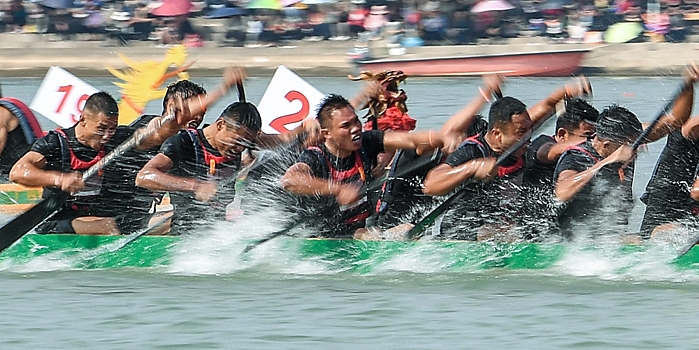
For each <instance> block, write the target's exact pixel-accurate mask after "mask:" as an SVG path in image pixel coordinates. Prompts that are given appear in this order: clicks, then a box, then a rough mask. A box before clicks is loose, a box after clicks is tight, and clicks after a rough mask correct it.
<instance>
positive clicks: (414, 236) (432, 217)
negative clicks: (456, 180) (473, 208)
mask: <svg viewBox="0 0 699 350" xmlns="http://www.w3.org/2000/svg"><path fill="white" fill-rule="evenodd" d="M464 196H466V190H465V189H460V190H459V191H458V192H456V193H454V194H453V195H452V196H451V197H449V198H447V200H445V201H444V202H442V204H440V205H439V206H438V207H437V208H435V209H434V210H432V211H431V212H430V213H429V214H427V216H425V218H424V219H422V220H420V221H419V222H418V223H417V224H415V226H414V227H413V228H412V229H410V231H408V233H407V238H408V240H409V241H416V240H418V239H420V238H422V236H423V235H424V232H425V230H426V229H427V228H428V227H429V226H430V225H432V224H434V222H435V221H436V220H437V218H438V217H439V216H440V215H442V214H443V213H444V212H445V211H447V210H449V207H451V205H452V204H453V203H454V202H456V201H459V200H461V198H463V197H464Z"/></svg>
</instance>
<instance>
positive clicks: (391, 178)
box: [375, 149, 444, 214]
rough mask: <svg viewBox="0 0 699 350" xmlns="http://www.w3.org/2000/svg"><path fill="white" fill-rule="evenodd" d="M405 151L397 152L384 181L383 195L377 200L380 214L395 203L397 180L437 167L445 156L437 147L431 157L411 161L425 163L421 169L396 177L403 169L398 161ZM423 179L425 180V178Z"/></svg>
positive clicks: (412, 164)
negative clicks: (397, 172) (399, 166)
mask: <svg viewBox="0 0 699 350" xmlns="http://www.w3.org/2000/svg"><path fill="white" fill-rule="evenodd" d="M404 153H405V152H404V151H403V150H398V152H396V156H395V157H393V161H392V162H391V168H390V170H389V171H388V177H387V179H386V182H384V184H383V186H382V187H381V197H380V198H379V200H378V201H377V202H376V208H375V210H376V212H377V213H379V214H383V213H385V212H386V210H387V209H388V206H389V205H390V204H391V203H393V198H394V197H395V195H396V189H395V186H396V181H399V180H405V179H408V178H411V177H413V176H417V174H420V173H426V172H428V171H429V170H431V169H433V168H434V167H436V166H437V165H439V164H440V163H441V162H442V161H443V158H444V155H443V153H442V151H441V150H440V149H436V150H435V152H434V153H433V154H432V155H431V156H429V158H427V156H421V157H419V158H416V159H414V160H412V161H411V164H410V166H415V163H414V162H421V163H423V164H421V165H420V168H419V169H415V170H414V171H412V172H411V173H410V174H404V175H402V176H401V177H400V178H396V171H399V170H401V169H399V168H398V162H399V161H400V159H401V157H403V156H404ZM406 165H407V164H406ZM414 174H415V175H414ZM422 180H424V178H423V179H422ZM420 182H422V181H420Z"/></svg>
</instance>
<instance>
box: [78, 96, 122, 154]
mask: <svg viewBox="0 0 699 350" xmlns="http://www.w3.org/2000/svg"><path fill="white" fill-rule="evenodd" d="M118 121H119V107H118V106H117V103H116V101H114V98H113V97H112V96H111V95H109V94H108V93H106V92H104V91H100V92H96V93H94V94H92V96H90V97H89V98H88V99H87V101H85V107H84V108H83V113H82V115H81V116H80V120H79V121H78V125H77V126H78V127H76V131H75V136H76V137H77V139H78V141H80V142H81V143H83V144H85V145H86V146H89V147H90V148H92V149H96V150H99V149H101V148H102V147H103V146H104V145H105V144H106V143H107V142H109V140H110V139H111V138H112V136H114V133H115V132H116V128H117V124H118Z"/></svg>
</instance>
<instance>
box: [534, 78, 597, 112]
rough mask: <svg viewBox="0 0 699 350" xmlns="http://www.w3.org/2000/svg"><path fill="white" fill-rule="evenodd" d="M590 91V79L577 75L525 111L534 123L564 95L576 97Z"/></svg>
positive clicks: (549, 110)
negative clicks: (571, 80)
mask: <svg viewBox="0 0 699 350" xmlns="http://www.w3.org/2000/svg"><path fill="white" fill-rule="evenodd" d="M590 93H592V85H590V81H589V80H587V78H586V77H584V76H579V77H577V78H575V79H574V80H573V82H571V83H568V84H566V85H565V86H563V87H560V88H558V89H556V90H554V91H553V92H552V93H551V95H549V96H548V97H546V98H545V99H543V100H541V101H539V103H537V104H535V105H533V106H531V107H530V108H529V109H527V112H529V117H530V118H531V119H532V123H536V122H537V121H539V119H541V118H543V117H545V116H546V115H547V114H548V113H551V110H552V109H554V108H555V107H556V104H557V103H558V102H559V101H561V100H562V99H564V98H565V97H566V96H568V97H577V96H580V95H584V94H590Z"/></svg>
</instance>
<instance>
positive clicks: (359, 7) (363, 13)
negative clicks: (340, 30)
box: [347, 0, 369, 38]
mask: <svg viewBox="0 0 699 350" xmlns="http://www.w3.org/2000/svg"><path fill="white" fill-rule="evenodd" d="M364 3H365V1H364V0H352V8H351V10H350V12H349V14H348V15H347V23H348V24H349V30H350V33H351V35H352V37H353V38H356V37H357V36H358V34H359V33H360V32H363V31H364V20H365V19H366V18H367V16H368V15H369V10H367V9H366V8H364V6H363V4H364Z"/></svg>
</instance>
